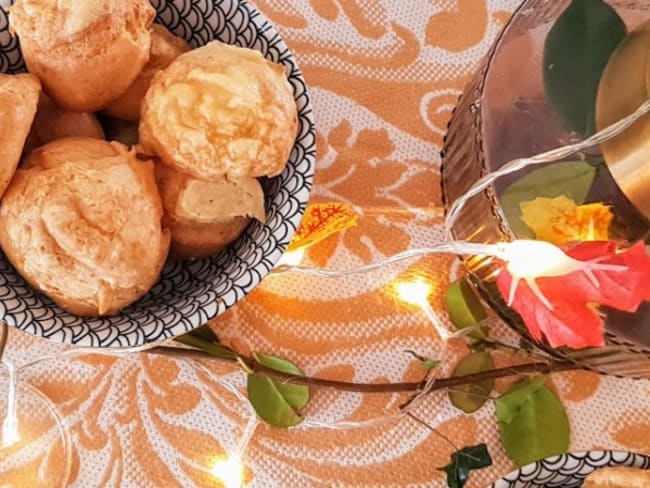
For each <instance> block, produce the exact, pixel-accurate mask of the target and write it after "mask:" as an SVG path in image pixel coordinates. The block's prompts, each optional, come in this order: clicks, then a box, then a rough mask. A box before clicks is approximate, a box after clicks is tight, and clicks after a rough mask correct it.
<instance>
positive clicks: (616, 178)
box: [442, 0, 650, 377]
mask: <svg viewBox="0 0 650 488" xmlns="http://www.w3.org/2000/svg"><path fill="white" fill-rule="evenodd" d="M570 4H571V2H570V0H555V1H547V0H525V1H524V2H523V3H522V5H521V6H520V7H519V8H518V10H517V11H516V12H515V14H514V16H513V17H512V18H511V20H510V22H509V23H508V25H507V26H506V27H505V29H504V30H503V32H502V33H501V34H500V36H499V38H498V39H497V41H496V42H495V44H494V45H493V47H492V48H491V50H490V52H489V53H488V55H487V56H486V57H485V58H484V60H483V61H482V62H481V64H480V66H479V68H478V69H477V71H476V74H475V76H474V78H473V79H472V80H471V81H470V83H469V84H468V86H467V88H466V89H465V91H464V93H463V95H462V96H461V98H460V100H459V102H458V105H457V107H456V109H455V111H454V114H453V117H452V120H451V122H450V124H449V128H448V132H447V136H446V138H445V142H444V148H443V151H442V160H443V163H442V188H443V197H444V199H445V205H446V207H447V209H448V208H449V205H450V204H451V203H453V202H454V201H455V200H456V199H457V198H458V197H459V196H461V195H463V194H464V193H465V192H466V191H467V190H468V189H469V188H470V187H471V186H472V185H473V184H474V183H475V182H476V181H477V180H478V179H479V178H481V177H482V176H484V175H486V174H487V173H490V172H492V171H494V170H496V169H498V168H500V167H501V166H503V165H504V164H505V163H507V162H509V161H511V160H514V159H517V158H523V157H530V156H533V155H535V154H538V153H541V152H544V151H548V150H551V149H554V148H557V147H561V146H565V145H567V144H570V143H574V142H577V141H580V140H582V139H583V138H584V137H585V135H584V134H580V133H578V132H576V131H572V130H571V129H569V123H567V122H566V117H562V115H561V114H560V113H559V111H558V110H557V109H556V108H555V107H556V106H554V105H553V104H552V103H551V102H550V101H549V99H548V97H547V95H546V93H547V90H545V84H544V66H545V63H544V46H545V43H546V39H547V36H548V34H549V32H550V30H551V29H552V28H553V26H554V25H555V23H556V21H557V19H558V18H559V17H560V16H561V14H562V13H563V12H564V11H565V10H566V9H567V8H568V6H569V5H570ZM609 4H610V5H611V7H613V8H614V9H615V10H616V12H617V13H618V14H619V15H620V17H621V18H622V19H623V21H624V23H625V25H626V26H627V29H628V31H633V30H635V29H637V28H638V27H639V26H640V25H641V24H643V23H645V22H646V21H647V20H648V19H650V0H635V1H613V2H609ZM649 79H650V78H649ZM644 89H645V85H644ZM648 122H650V119H649V118H648V117H647V116H646V117H645V118H643V119H641V121H639V122H638V124H642V123H648ZM633 129H634V126H633V127H632V128H631V129H628V130H630V131H632V130H633ZM626 132H627V131H626ZM625 135H626V133H623V135H621V136H620V137H623V136H625ZM606 159H608V158H607V157H605V158H604V157H603V155H602V151H601V147H592V148H590V149H589V150H587V151H583V152H581V153H578V154H574V155H572V157H571V158H569V160H571V161H572V162H575V161H577V162H580V163H581V164H584V165H590V166H591V167H594V168H596V170H594V174H595V176H594V179H593V181H592V184H591V186H590V188H589V190H588V194H587V195H585V199H584V202H582V203H585V204H588V203H594V202H601V203H603V204H605V205H606V206H608V208H611V209H612V212H613V214H614V220H613V223H612V225H611V229H610V237H609V240H614V241H616V242H618V243H620V244H622V245H626V244H631V243H634V242H638V241H644V240H646V238H647V235H648V229H649V227H648V218H647V216H648V212H647V211H646V212H645V216H644V212H643V207H642V205H640V203H639V201H638V199H637V196H638V195H635V193H634V192H636V193H637V194H638V193H643V192H644V191H645V192H647V194H650V184H649V185H647V190H643V189H642V190H639V189H638V188H636V189H635V190H634V192H630V190H629V188H628V187H627V186H626V185H628V186H629V184H628V183H625V181H623V179H622V178H620V175H617V173H616V171H615V170H613V169H612V165H611V164H610V161H609V160H607V162H606V163H605V160H606ZM569 160H566V161H564V162H560V163H554V164H555V165H557V166H555V167H554V168H552V169H550V170H548V171H547V173H546V175H547V177H548V180H549V181H548V182H547V183H548V184H545V182H544V181H542V182H541V184H540V188H541V189H540V192H541V194H540V195H539V196H542V197H543V196H545V195H543V193H544V191H548V188H550V187H552V186H553V185H555V184H557V181H551V180H553V179H554V178H555V177H554V176H553V175H557V178H560V179H561V178H562V174H563V171H564V170H563V169H562V168H563V167H564V168H567V165H568V164H573V163H572V162H569ZM586 167H589V166H586ZM537 168H538V167H535V169H537ZM644 168H646V169H644ZM640 169H641V171H642V172H644V171H647V172H648V173H650V163H649V164H647V165H644V166H642V167H641V168H640ZM532 170H533V169H532V168H527V169H524V170H523V172H521V173H517V174H516V175H510V176H508V177H506V178H504V179H502V180H499V181H497V182H495V183H494V184H493V185H492V186H490V187H489V188H488V189H487V190H486V191H485V192H483V193H481V194H479V195H478V196H476V197H474V198H473V199H471V200H470V201H469V202H468V203H467V205H466V206H465V208H464V209H463V211H462V213H461V214H460V215H459V218H458V219H457V221H456V222H455V224H454V226H453V228H452V229H451V231H452V234H453V237H454V238H455V239H459V240H466V241H471V242H480V243H494V242H499V241H509V240H512V239H513V238H514V237H517V238H531V235H530V233H531V230H530V229H529V228H528V227H526V226H522V222H520V221H519V220H517V219H516V218H512V217H511V215H512V214H511V213H510V212H508V211H506V210H507V209H506V208H505V207H506V204H508V205H509V203H508V201H507V198H509V195H508V194H507V190H508V188H510V187H511V185H512V184H514V183H515V182H516V181H518V180H519V179H521V178H522V177H524V176H525V175H526V174H527V173H529V172H530V171H532ZM549 175H550V176H549ZM644 188H645V187H644ZM506 215H508V217H506ZM465 265H466V267H467V269H468V271H469V272H470V276H471V279H472V281H473V282H474V284H475V285H476V286H477V288H478V289H479V291H480V292H481V294H482V295H483V297H484V298H485V299H486V301H487V302H488V303H489V304H490V306H491V307H492V308H493V309H494V310H495V311H496V312H497V313H498V314H499V315H500V316H501V317H502V318H503V319H504V320H505V321H506V322H507V323H508V324H509V325H510V326H512V327H513V328H514V329H515V330H517V332H519V333H520V334H521V335H522V336H524V337H526V338H527V339H529V340H533V341H534V339H533V338H532V337H531V336H530V334H529V333H528V331H527V329H526V327H525V325H524V324H523V322H522V320H521V318H520V317H519V315H518V314H517V313H515V312H514V311H513V310H511V309H510V308H509V307H508V306H507V304H506V303H505V301H504V300H503V298H502V297H501V295H500V293H499V292H498V290H497V289H496V286H495V284H494V277H495V275H496V273H497V271H498V270H499V266H500V265H499V264H498V262H496V261H495V259H494V258H489V257H478V256H475V257H471V258H467V259H466V260H465ZM603 314H604V316H605V330H606V345H605V346H604V347H598V348H591V349H581V350H571V349H568V348H560V349H555V348H551V347H550V346H549V345H548V344H547V343H546V342H537V341H534V342H536V343H538V345H539V346H540V347H541V348H543V349H545V350H547V351H548V352H550V353H552V354H553V355H555V356H559V357H562V358H565V359H569V360H574V361H577V362H579V363H580V364H582V365H584V366H585V367H588V368H591V369H594V370H597V371H600V372H603V373H609V374H614V375H620V376H627V377H650V304H648V303H647V302H646V303H645V304H642V305H641V307H640V308H639V310H638V311H637V312H636V313H621V312H615V311H613V310H603Z"/></svg>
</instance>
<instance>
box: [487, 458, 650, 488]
mask: <svg viewBox="0 0 650 488" xmlns="http://www.w3.org/2000/svg"><path fill="white" fill-rule="evenodd" d="M606 466H633V467H636V468H641V469H650V457H648V456H644V455H643V454H635V453H630V452H618V451H589V452H581V453H572V454H562V455H560V456H552V457H549V458H546V459H543V460H541V461H537V462H535V463H532V464H528V465H526V466H524V467H523V468H521V469H519V470H517V471H515V472H513V473H511V474H509V475H508V476H506V477H505V478H502V479H501V480H499V481H497V482H496V483H494V484H493V485H492V486H491V487H490V488H579V487H581V486H582V485H583V483H584V480H585V478H586V477H587V476H589V475H590V474H591V473H593V472H594V471H596V470H597V469H600V468H604V467H606Z"/></svg>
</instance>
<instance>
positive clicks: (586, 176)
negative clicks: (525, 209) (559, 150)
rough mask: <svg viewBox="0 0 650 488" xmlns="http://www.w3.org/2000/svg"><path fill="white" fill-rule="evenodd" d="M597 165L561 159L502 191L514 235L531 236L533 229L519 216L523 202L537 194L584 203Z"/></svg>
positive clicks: (504, 209) (525, 237)
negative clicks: (561, 197) (562, 197)
mask: <svg viewBox="0 0 650 488" xmlns="http://www.w3.org/2000/svg"><path fill="white" fill-rule="evenodd" d="M596 171H597V168H595V167H594V166H592V165H590V164H589V163H586V162H584V161H563V162H561V163H554V164H551V165H548V166H544V167H543V168H540V169H537V170H535V171H532V172H531V173H529V174H527V175H526V176H524V177H523V178H521V179H519V180H517V181H515V182H514V183H513V184H511V185H510V186H509V187H508V188H506V190H505V191H504V192H503V193H502V194H501V197H500V201H501V208H502V209H503V212H504V214H505V216H506V218H507V220H508V224H509V225H510V228H511V229H512V232H513V233H514V234H515V236H516V237H518V238H520V239H534V238H535V234H534V233H533V231H532V230H531V229H530V228H529V227H528V226H527V225H526V224H525V223H524V221H523V220H521V207H520V204H521V203H522V202H530V201H532V200H535V199H536V198H538V197H543V198H556V197H559V196H562V195H564V196H566V197H568V198H570V199H571V200H573V201H574V202H575V203H576V204H578V205H580V204H582V203H584V201H585V200H586V198H587V195H589V190H590V189H591V185H592V184H593V182H594V178H595V177H596Z"/></svg>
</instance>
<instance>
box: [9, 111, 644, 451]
mask: <svg viewBox="0 0 650 488" xmlns="http://www.w3.org/2000/svg"><path fill="white" fill-rule="evenodd" d="M648 113H650V100H647V101H645V102H644V103H643V104H642V105H640V106H639V107H638V108H637V110H635V111H634V112H633V113H632V114H630V115H628V116H627V117H625V118H623V119H621V120H620V121H618V122H616V123H614V124H612V125H610V126H608V127H606V128H605V129H603V130H601V131H599V132H598V133H596V134H594V135H593V136H591V137H589V138H588V139H585V140H583V141H580V142H577V143H574V144H570V145H567V146H563V147H560V148H557V149H553V150H551V151H547V152H544V153H541V154H537V155H535V156H532V157H528V158H520V159H515V160H513V161H510V162H509V163H507V164H505V165H503V166H502V167H501V168H499V169H498V170H495V171H493V172H491V173H488V174H487V175H485V176H484V177H482V178H481V179H479V180H477V181H476V182H475V183H474V185H473V186H472V187H471V188H470V189H469V190H468V191H467V192H466V193H465V194H463V195H462V196H460V197H459V198H458V199H457V200H456V201H455V202H453V204H452V205H451V206H450V207H449V210H448V212H447V216H446V219H445V236H446V238H447V239H448V242H443V243H440V244H436V245H432V246H429V247H422V248H417V249H409V250H407V251H404V252H402V253H399V254H396V255H394V256H392V257H389V258H387V259H385V260H382V261H378V262H375V263H371V264H367V265H364V266H359V267H357V268H352V269H347V270H333V269H321V268H314V267H308V266H301V265H288V264H284V265H280V266H278V267H276V268H275V269H273V270H272V271H271V274H273V275H281V274H285V273H298V274H302V275H308V276H314V277H320V278H340V277H345V276H352V275H361V274H368V273H371V272H373V271H377V270H379V269H381V268H385V267H388V266H391V265H394V264H397V263H400V262H403V261H406V260H412V259H415V258H420V257H424V256H429V255H434V254H457V255H476V254H483V255H497V256H498V255H499V254H498V250H497V247H498V245H491V244H477V243H471V242H464V241H454V240H453V232H452V229H453V227H454V225H455V223H456V221H457V219H458V217H459V215H460V214H461V212H462V210H463V208H464V207H465V205H466V204H467V203H468V202H469V201H470V200H471V199H472V198H474V197H475V196H477V195H479V194H481V193H482V192H483V191H485V190H487V189H488V188H489V187H490V186H491V185H492V184H494V183H495V182H496V181H497V180H498V179H499V178H501V177H503V176H506V175H510V174H512V173H515V172H517V171H520V170H522V169H524V168H527V167H530V166H534V165H539V164H544V163H551V162H557V161H561V160H563V159H566V158H568V157H569V156H571V155H572V154H575V153H578V152H581V151H584V150H586V149H589V148H590V147H593V146H596V145H598V144H601V143H603V142H605V141H607V140H609V139H611V138H613V137H616V136H617V135H619V134H620V133H622V132H623V131H624V130H626V129H627V128H628V127H630V126H631V125H632V124H634V123H635V122H636V121H637V120H639V119H640V118H641V117H643V116H644V115H646V114H648ZM425 313H426V314H427V316H428V318H429V319H430V321H431V322H432V325H433V326H434V328H435V329H436V331H437V332H438V335H439V336H440V339H441V342H442V350H441V352H440V354H439V359H440V360H441V361H443V363H444V360H445V358H446V356H447V351H448V347H447V346H448V343H449V341H450V340H451V339H454V338H457V337H460V336H463V335H466V334H467V333H468V332H470V331H467V330H464V331H460V332H456V333H451V332H449V331H446V329H445V328H444V325H443V322H442V320H440V319H439V317H438V316H437V314H436V313H435V311H433V310H432V309H429V310H425ZM5 327H6V325H5ZM165 342H168V341H164V342H161V343H154V344H148V345H146V346H142V347H137V348H124V349H117V350H115V349H113V350H111V349H108V350H101V349H95V348H72V349H68V350H66V351H64V352H63V353H59V354H52V355H47V356H43V357H41V358H39V359H36V360H34V361H32V362H30V363H27V364H25V365H23V366H21V367H20V368H10V369H9V370H10V372H11V378H10V381H12V382H14V386H15V382H16V381H17V378H18V376H19V374H20V372H22V371H24V370H25V369H27V368H30V367H32V366H35V365H37V364H41V363H43V362H47V361H50V360H54V359H61V358H74V357H80V356H85V355H93V354H99V355H107V356H122V355H126V354H131V353H135V352H146V351H147V350H148V349H152V348H155V347H157V346H159V345H162V344H163V343H165ZM187 361H191V363H192V364H193V365H194V366H195V367H197V368H199V369H201V370H202V371H204V372H205V373H206V374H208V375H209V376H210V377H211V378H213V379H214V380H215V381H216V382H217V383H218V384H220V385H222V386H223V387H224V388H226V389H227V390H228V391H230V392H231V393H233V394H234V395H235V396H236V397H237V398H238V399H239V400H240V401H241V402H242V403H243V404H244V405H245V406H246V408H247V409H248V412H249V414H250V420H249V421H248V423H247V426H246V428H245V429H244V433H243V435H242V437H241V440H240V442H238V444H237V447H236V449H235V451H234V455H233V456H234V457H235V458H236V459H242V458H243V456H244V454H245V451H246V448H247V446H248V444H249V443H250V440H251V438H252V437H253V434H254V432H255V428H256V426H257V424H258V419H257V416H256V414H255V411H254V410H253V408H252V406H251V405H250V403H249V402H248V400H247V399H246V397H245V396H244V395H243V394H242V393H241V391H240V389H239V388H238V387H236V386H235V385H233V384H231V383H229V382H226V381H224V380H223V379H221V378H219V377H218V376H216V375H214V374H213V373H212V372H210V370H209V369H207V368H206V367H205V365H204V364H202V363H201V362H199V361H196V360H187ZM438 377H439V376H438V373H435V372H434V373H433V374H431V375H430V376H429V377H428V379H427V382H426V384H425V385H424V386H423V388H422V389H421V390H420V391H419V392H418V393H417V394H416V395H415V397H414V399H413V401H411V402H410V403H409V404H408V406H406V407H405V408H403V409H401V410H399V411H397V412H396V413H393V414H389V415H386V416H382V417H378V418H375V419H371V420H366V421H359V422H356V421H339V422H331V423H330V422H320V421H311V420H306V421H305V422H304V423H303V424H301V425H300V426H299V427H298V428H316V429H333V430H348V429H360V428H372V427H378V426H381V425H384V424H386V423H389V422H397V421H399V420H401V419H403V418H404V416H405V415H406V414H409V413H411V412H412V411H413V409H414V408H416V406H417V404H418V403H419V402H420V401H421V400H422V399H423V398H424V397H426V396H427V395H428V394H429V393H430V392H431V391H432V389H433V387H434V385H435V382H436V381H437V379H438ZM8 401H9V404H8V410H7V411H8V412H12V411H15V401H16V398H15V395H12V396H10V397H9V399H8ZM439 415H441V414H440V413H438V415H437V416H436V418H437V417H438V416H439ZM5 420H6V419H5ZM434 422H435V420H434Z"/></svg>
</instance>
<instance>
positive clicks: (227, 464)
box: [210, 456, 244, 488]
mask: <svg viewBox="0 0 650 488" xmlns="http://www.w3.org/2000/svg"><path fill="white" fill-rule="evenodd" d="M210 473H211V474H212V476H214V477H215V478H216V479H217V480H218V481H220V482H221V483H223V486H224V487H225V488H241V487H242V486H243V484H244V466H243V465H242V461H241V458H240V457H239V456H230V457H228V458H225V459H219V460H217V461H216V462H215V463H214V465H213V466H212V468H211V469H210Z"/></svg>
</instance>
